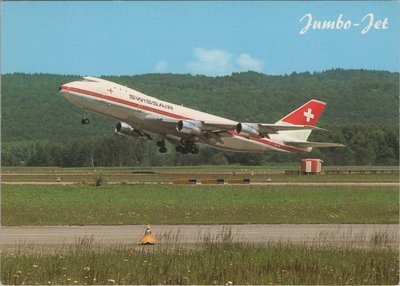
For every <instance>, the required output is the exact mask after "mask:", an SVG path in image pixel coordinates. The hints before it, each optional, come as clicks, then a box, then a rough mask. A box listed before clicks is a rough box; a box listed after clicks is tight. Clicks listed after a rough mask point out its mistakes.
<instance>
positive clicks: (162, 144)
mask: <svg viewBox="0 0 400 286" xmlns="http://www.w3.org/2000/svg"><path fill="white" fill-rule="evenodd" d="M157 146H158V147H160V149H158V151H159V152H160V153H167V148H165V141H164V140H160V141H157Z"/></svg>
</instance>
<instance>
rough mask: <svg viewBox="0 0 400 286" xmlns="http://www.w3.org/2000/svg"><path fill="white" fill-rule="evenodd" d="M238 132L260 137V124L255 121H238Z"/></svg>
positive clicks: (247, 135)
mask: <svg viewBox="0 0 400 286" xmlns="http://www.w3.org/2000/svg"><path fill="white" fill-rule="evenodd" d="M236 132H237V133H239V134H241V135H244V136H246V137H260V132H259V131H258V125H257V124H254V123H238V124H237V125H236Z"/></svg>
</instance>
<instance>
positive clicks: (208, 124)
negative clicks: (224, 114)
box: [146, 115, 237, 132]
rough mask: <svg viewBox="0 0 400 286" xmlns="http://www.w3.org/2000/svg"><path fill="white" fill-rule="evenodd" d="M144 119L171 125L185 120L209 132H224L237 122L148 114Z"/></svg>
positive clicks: (233, 126)
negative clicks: (227, 122)
mask: <svg viewBox="0 0 400 286" xmlns="http://www.w3.org/2000/svg"><path fill="white" fill-rule="evenodd" d="M146 120H148V121H153V122H160V123H161V124H165V125H171V126H173V127H175V126H177V124H178V123H179V121H186V122H189V123H192V124H194V125H196V126H200V127H201V130H202V131H209V132H225V131H230V130H233V129H235V127H236V125H237V123H232V124H226V123H218V122H212V121H203V120H190V119H188V120H181V119H172V118H166V117H157V116H152V115H150V116H149V115H148V116H146Z"/></svg>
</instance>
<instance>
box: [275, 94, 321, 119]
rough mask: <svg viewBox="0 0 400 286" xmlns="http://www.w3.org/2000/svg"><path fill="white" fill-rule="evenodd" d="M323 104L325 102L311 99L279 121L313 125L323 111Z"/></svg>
mask: <svg viewBox="0 0 400 286" xmlns="http://www.w3.org/2000/svg"><path fill="white" fill-rule="evenodd" d="M325 105H326V103H325V102H322V101H319V100H315V99H312V100H310V101H309V102H307V103H306V104H304V105H302V106H300V107H299V108H297V109H296V110H295V111H293V112H291V113H289V114H288V115H286V116H285V117H283V118H282V119H281V120H280V121H283V122H286V123H291V124H299V125H315V124H316V123H317V121H318V119H319V117H320V116H321V114H322V112H323V111H324V109H325Z"/></svg>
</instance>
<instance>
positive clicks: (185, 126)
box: [176, 120, 201, 135]
mask: <svg viewBox="0 0 400 286" xmlns="http://www.w3.org/2000/svg"><path fill="white" fill-rule="evenodd" d="M176 130H177V131H179V132H182V133H185V134H191V135H200V134H201V129H200V127H199V126H197V125H196V124H194V123H192V122H189V121H183V120H180V121H178V124H177V125H176Z"/></svg>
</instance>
